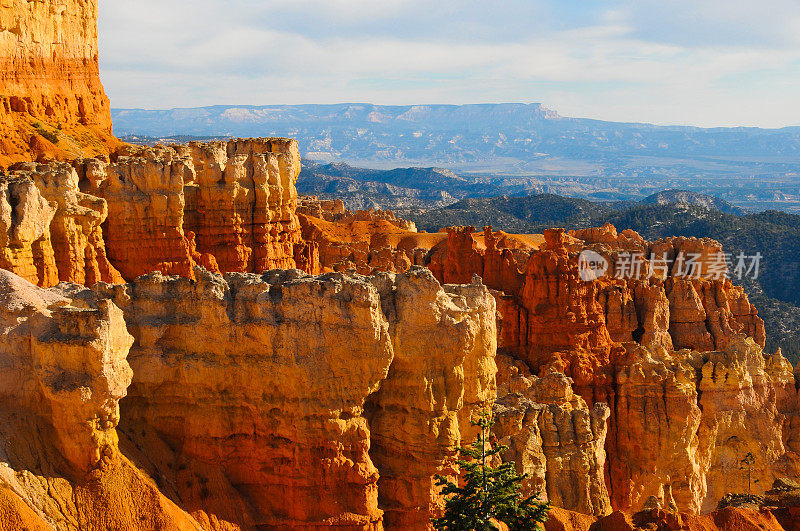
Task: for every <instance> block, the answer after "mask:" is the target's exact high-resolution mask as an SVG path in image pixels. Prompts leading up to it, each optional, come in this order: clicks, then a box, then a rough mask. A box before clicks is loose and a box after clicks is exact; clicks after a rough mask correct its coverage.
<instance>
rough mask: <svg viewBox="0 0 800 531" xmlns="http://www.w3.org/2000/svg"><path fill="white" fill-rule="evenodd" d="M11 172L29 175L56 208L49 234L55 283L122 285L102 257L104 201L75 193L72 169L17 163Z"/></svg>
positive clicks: (76, 191)
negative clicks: (56, 277) (56, 273)
mask: <svg viewBox="0 0 800 531" xmlns="http://www.w3.org/2000/svg"><path fill="white" fill-rule="evenodd" d="M12 169H13V170H14V171H15V172H17V173H19V174H22V175H28V176H30V178H31V179H32V180H33V182H34V183H35V184H36V187H37V188H38V189H39V192H40V193H41V194H42V196H43V197H44V199H46V200H48V201H50V202H51V203H53V204H55V205H56V212H55V216H54V217H53V219H52V221H51V222H50V227H49V232H50V240H51V242H52V245H53V252H54V257H55V265H56V269H58V280H64V281H71V282H77V283H79V284H85V285H89V286H91V285H92V284H94V283H95V282H100V281H103V282H113V283H119V282H122V281H123V280H122V276H121V275H120V273H119V272H118V271H117V270H116V269H115V268H114V266H112V265H111V263H110V262H109V261H108V257H107V256H106V248H105V242H104V241H103V230H102V228H101V224H102V223H103V222H105V221H106V218H107V216H108V208H107V205H106V202H105V200H103V199H101V198H99V197H95V196H92V195H89V194H84V193H82V192H81V191H80V190H79V188H78V174H77V173H76V172H75V170H74V169H73V168H72V166H70V165H69V164H58V163H53V164H37V163H20V164H16V165H14V166H13V167H12ZM44 285H52V284H44Z"/></svg>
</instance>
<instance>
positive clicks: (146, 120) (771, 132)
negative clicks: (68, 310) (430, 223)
mask: <svg viewBox="0 0 800 531" xmlns="http://www.w3.org/2000/svg"><path fill="white" fill-rule="evenodd" d="M112 117H113V120H114V130H115V133H116V134H117V135H128V134H134V135H148V136H155V137H159V136H171V135H198V136H215V135H218V136H270V135H277V136H292V137H297V138H298V140H300V142H301V146H302V149H303V150H304V151H305V154H306V155H308V156H312V157H313V158H317V159H320V160H343V161H349V162H364V161H372V162H379V161H394V162H398V161H415V160H416V161H428V162H433V163H436V164H445V163H469V162H477V161H487V160H494V159H497V158H508V159H514V160H520V161H526V160H530V159H535V158H537V157H542V156H547V155H549V156H570V157H579V158H587V157H588V158H596V157H597V156H598V155H602V154H606V155H611V154H615V155H621V154H628V155H633V154H638V155H643V154H648V155H660V156H664V155H676V154H678V153H680V154H683V155H686V154H694V155H706V156H721V155H725V156H733V155H736V156H765V155H771V156H796V157H800V127H790V128H785V129H758V128H744V127H736V128H713V129H702V128H699V127H684V126H656V125H650V124H640V123H624V122H606V121H601V120H591V119H584V118H568V117H564V116H561V115H559V114H558V112H556V111H554V110H551V109H548V108H546V107H544V106H543V105H541V104H539V103H530V104H523V103H501V104H471V105H373V104H367V103H343V104H330V105H266V106H253V105H241V106H225V105H217V106H211V107H200V108H193V109H171V110H143V109H113V110H112Z"/></svg>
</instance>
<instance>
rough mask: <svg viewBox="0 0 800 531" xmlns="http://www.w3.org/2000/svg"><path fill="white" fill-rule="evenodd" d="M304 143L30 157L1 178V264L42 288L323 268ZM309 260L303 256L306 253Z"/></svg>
mask: <svg viewBox="0 0 800 531" xmlns="http://www.w3.org/2000/svg"><path fill="white" fill-rule="evenodd" d="M299 172H300V157H299V154H298V151H297V143H296V142H295V141H293V140H286V139H249V140H232V141H228V142H211V143H196V142H192V143H189V144H188V145H176V146H171V147H155V148H142V149H140V150H138V151H136V152H133V153H131V154H129V155H128V156H120V157H118V158H117V159H116V160H115V161H114V162H112V163H108V162H105V161H103V160H101V159H97V158H92V159H80V160H76V161H74V162H73V163H72V165H70V164H66V163H48V164H38V163H18V164H15V165H12V166H11V170H10V175H9V176H7V177H3V178H2V180H1V181H0V187H2V197H0V209H2V210H1V211H0V212H2V214H0V215H2V218H3V221H2V229H4V230H3V232H4V236H2V238H3V239H2V240H0V244H2V245H0V254H1V256H0V261H1V262H0V264H2V265H3V267H5V268H6V269H8V270H9V271H12V272H14V273H17V274H19V275H21V276H23V277H24V278H26V279H28V280H30V281H32V282H34V283H35V284H37V285H39V286H42V287H49V286H52V285H54V284H55V283H57V282H58V281H59V280H62V281H71V282H77V283H79V284H84V285H87V286H91V285H92V284H94V283H95V282H98V281H103V282H111V283H120V282H123V281H124V280H133V279H135V278H136V277H138V276H139V275H143V274H146V273H150V272H152V271H161V272H164V273H166V274H178V275H182V276H185V277H188V278H191V277H192V275H193V271H194V266H195V265H202V266H204V267H205V268H207V269H209V270H211V271H238V272H261V271H267V270H269V269H273V268H278V267H280V268H292V267H295V266H296V264H297V263H298V261H299V262H300V263H301V265H309V269H310V270H312V267H313V264H315V263H316V262H315V260H316V258H315V257H316V255H315V254H314V253H316V247H315V246H314V245H312V244H309V243H306V242H302V241H301V232H300V225H299V222H298V219H297V216H296V214H295V208H296V198H297V192H296V189H295V181H296V179H297V175H298V173H299ZM296 256H297V258H298V260H296V259H295V257H296Z"/></svg>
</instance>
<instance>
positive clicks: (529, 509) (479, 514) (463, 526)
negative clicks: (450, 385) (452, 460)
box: [431, 413, 550, 531]
mask: <svg viewBox="0 0 800 531" xmlns="http://www.w3.org/2000/svg"><path fill="white" fill-rule="evenodd" d="M472 425H473V426H480V428H481V433H480V435H479V436H478V438H477V439H475V441H474V442H473V443H472V445H471V447H460V448H458V453H459V455H460V456H461V457H462V459H459V460H458V461H457V463H458V465H459V466H460V467H461V472H462V482H461V486H459V485H458V484H457V483H453V482H452V481H450V480H449V479H448V478H446V477H444V476H439V475H437V476H436V484H437V485H438V486H440V487H442V494H443V495H444V496H450V497H449V498H448V499H447V501H446V503H445V512H444V516H442V517H441V518H433V519H432V520H431V522H433V526H434V527H435V528H436V529H440V530H446V531H495V530H498V529H500V528H499V527H498V525H497V524H498V522H503V523H504V524H506V525H507V526H508V528H509V530H510V531H531V530H535V529H541V525H540V524H541V523H543V522H544V521H545V520H547V513H548V512H549V510H550V504H549V503H542V502H540V501H539V500H538V499H537V497H536V496H531V497H529V498H523V497H522V496H521V495H520V493H519V490H520V487H521V484H522V480H524V479H525V477H527V475H526V474H517V471H516V469H515V468H514V463H513V462H507V463H503V464H501V465H500V466H498V467H497V468H493V467H491V466H489V465H487V464H486V463H487V459H490V458H491V457H492V456H495V455H497V454H499V453H502V452H504V451H505V450H506V449H507V447H506V446H502V445H496V446H490V445H489V444H488V441H487V438H488V435H489V430H490V428H491V427H492V426H493V425H494V421H493V420H492V417H491V414H489V413H483V414H482V415H481V416H480V418H479V419H478V420H477V421H474V422H473V423H472ZM464 457H466V458H468V459H464Z"/></svg>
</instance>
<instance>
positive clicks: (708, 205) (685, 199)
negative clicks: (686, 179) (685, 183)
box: [641, 190, 745, 215]
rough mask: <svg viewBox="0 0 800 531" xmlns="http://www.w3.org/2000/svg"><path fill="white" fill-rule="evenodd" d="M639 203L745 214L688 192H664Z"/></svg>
mask: <svg viewBox="0 0 800 531" xmlns="http://www.w3.org/2000/svg"><path fill="white" fill-rule="evenodd" d="M641 202H642V203H644V204H651V205H683V206H696V207H701V208H705V209H706V210H719V211H720V212H725V213H727V214H740V215H741V214H744V213H745V211H744V210H743V209H741V208H739V207H735V206H733V205H732V204H730V203H728V202H727V201H725V200H724V199H720V198H718V197H714V196H712V195H707V194H698V193H696V192H691V191H689V190H664V191H663V192H657V193H655V194H653V195H651V196H648V197H645V198H644V199H642V201H641Z"/></svg>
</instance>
